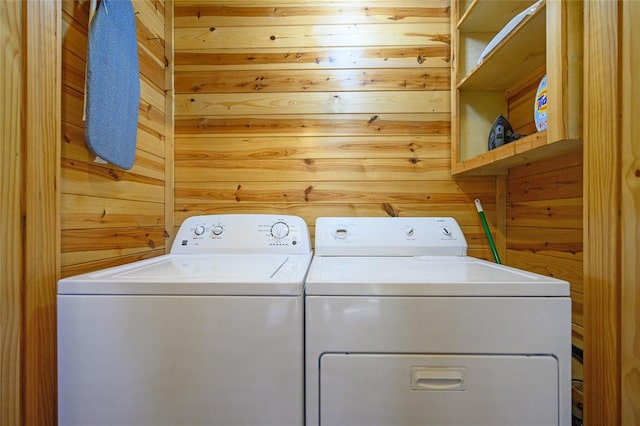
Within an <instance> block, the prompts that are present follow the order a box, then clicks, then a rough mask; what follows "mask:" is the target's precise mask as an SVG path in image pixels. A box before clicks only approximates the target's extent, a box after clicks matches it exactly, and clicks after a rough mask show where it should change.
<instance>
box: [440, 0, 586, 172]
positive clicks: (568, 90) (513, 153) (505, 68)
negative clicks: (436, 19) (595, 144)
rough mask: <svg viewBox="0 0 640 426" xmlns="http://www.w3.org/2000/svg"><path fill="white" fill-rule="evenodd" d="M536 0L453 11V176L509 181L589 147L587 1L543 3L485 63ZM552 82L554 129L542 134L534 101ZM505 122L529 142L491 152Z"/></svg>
mask: <svg viewBox="0 0 640 426" xmlns="http://www.w3.org/2000/svg"><path fill="white" fill-rule="evenodd" d="M534 4H537V3H536V1H535V0H522V1H520V0H504V1H501V0H454V2H453V3H452V6H453V8H452V22H453V23H452V27H453V28H452V58H453V63H452V68H453V77H454V78H453V81H452V90H453V92H454V93H453V96H452V130H451V135H452V137H451V139H452V141H451V142H452V143H451V171H452V174H453V175H504V174H506V173H508V170H509V169H510V168H512V167H516V166H520V165H523V164H527V163H530V162H533V161H541V160H544V159H550V158H553V157H554V156H557V155H560V154H564V153H567V152H572V151H575V150H577V149H580V148H581V146H582V142H581V138H582V50H583V46H582V45H583V40H582V37H583V36H582V34H583V23H582V21H583V16H584V8H583V2H582V1H575V0H548V1H544V0H543V1H541V2H540V3H539V4H538V6H537V7H536V8H535V10H534V11H533V12H532V13H531V14H530V15H526V16H524V17H523V18H522V19H521V20H520V21H519V22H518V23H517V25H515V26H514V27H513V28H512V29H511V31H509V32H508V33H507V34H506V35H505V36H504V37H503V38H502V39H501V40H500V42H499V43H497V45H496V46H495V47H494V48H493V49H492V50H491V51H490V52H489V53H488V54H487V55H486V56H485V57H484V59H483V60H482V61H480V62H479V63H478V58H479V57H480V56H481V53H482V52H483V51H484V50H485V49H486V47H487V46H488V45H489V44H490V43H491V42H492V40H493V39H494V38H495V36H496V34H498V33H499V32H500V31H502V29H503V28H505V27H506V25H507V24H508V23H510V22H511V20H512V19H513V18H514V17H516V16H518V14H520V13H521V12H523V11H525V10H527V8H531V7H532V6H533V5H534ZM545 75H546V81H547V89H546V90H547V92H546V93H547V100H548V102H547V104H546V105H547V128H546V130H545V131H543V132H536V131H535V130H536V125H535V118H534V105H535V103H534V101H535V99H536V89H537V87H538V84H539V83H540V80H541V79H542V77H543V76H545ZM501 114H502V115H504V116H505V117H506V118H507V119H508V120H509V122H510V124H511V125H512V126H513V128H514V129H515V131H516V132H517V133H525V134H528V133H529V135H528V136H526V137H524V138H522V139H520V140H517V141H515V142H512V143H509V144H506V145H504V146H501V147H499V148H497V149H493V150H490V151H489V150H488V146H487V145H488V144H487V138H488V136H489V134H490V131H491V126H492V123H493V122H494V121H495V119H496V117H498V116H499V115H501Z"/></svg>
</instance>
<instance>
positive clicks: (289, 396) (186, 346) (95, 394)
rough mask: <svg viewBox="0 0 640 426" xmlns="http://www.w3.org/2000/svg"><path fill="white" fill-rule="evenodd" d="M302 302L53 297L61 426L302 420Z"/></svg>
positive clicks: (295, 423)
mask: <svg viewBox="0 0 640 426" xmlns="http://www.w3.org/2000/svg"><path fill="white" fill-rule="evenodd" d="M302 310H303V306H302V299H301V298H300V297H252V296H246V297H234V296H204V297H203V296H142V295H136V296H108V295H100V296H95V295H85V296H79V295H61V296H58V321H59V324H63V325H64V326H63V327H60V328H59V329H58V376H59V382H58V398H59V406H58V407H59V408H58V410H59V424H60V425H64V426H73V425H75V426H90V425H106V424H108V425H196V424H198V425H204V424H206V425H225V426H227V425H238V426H240V425H243V426H246V425H273V426H300V425H301V424H302V422H303V414H302V413H303V352H302V350H303V349H302V344H301V343H300V342H302V339H303V326H302Z"/></svg>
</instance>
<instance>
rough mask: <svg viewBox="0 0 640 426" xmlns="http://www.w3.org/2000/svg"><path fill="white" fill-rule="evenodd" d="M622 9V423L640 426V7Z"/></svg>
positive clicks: (635, 4)
mask: <svg viewBox="0 0 640 426" xmlns="http://www.w3.org/2000/svg"><path fill="white" fill-rule="evenodd" d="M621 7H622V11H621V14H622V25H621V30H620V31H621V40H622V42H621V68H622V82H621V92H622V93H623V94H626V96H624V97H623V102H622V105H621V109H622V114H621V115H622V126H621V128H622V130H621V134H622V138H621V139H622V146H621V165H620V170H619V171H618V172H619V173H620V180H621V202H622V209H621V211H622V214H621V244H620V246H621V247H624V249H623V250H622V253H621V255H622V260H621V295H620V296H621V323H622V326H621V352H622V359H621V366H620V370H621V394H622V398H621V412H622V415H621V417H622V424H623V425H625V426H632V425H637V424H640V350H638V348H640V278H639V277H640V220H639V218H640V120H638V117H640V85H639V84H638V83H637V81H638V80H637V75H638V74H637V73H638V71H640V27H638V25H637V22H638V20H640V3H638V2H624V3H623V5H622V6H621Z"/></svg>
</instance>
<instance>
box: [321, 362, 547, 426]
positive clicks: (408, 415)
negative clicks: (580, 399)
mask: <svg viewBox="0 0 640 426" xmlns="http://www.w3.org/2000/svg"><path fill="white" fill-rule="evenodd" d="M557 372H558V364H557V362H556V359H555V358H553V357H551V356H544V355H536V356H526V355H404V354H325V355H323V356H322V358H321V362H320V407H321V408H320V424H321V425H322V426H329V425H336V426H341V425H351V426H356V425H362V426H370V425H396V426H401V425H406V426H409V425H411V426H414V425H456V426H461V425H492V426H499V425H504V426H512V425H516V424H517V425H531V426H533V425H536V426H539V425H558V373H557Z"/></svg>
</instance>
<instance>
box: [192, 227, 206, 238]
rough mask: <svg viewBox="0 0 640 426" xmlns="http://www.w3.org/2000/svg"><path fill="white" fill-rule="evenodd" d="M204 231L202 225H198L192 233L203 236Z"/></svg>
mask: <svg viewBox="0 0 640 426" xmlns="http://www.w3.org/2000/svg"><path fill="white" fill-rule="evenodd" d="M204 231H205V228H204V225H198V226H196V229H194V230H193V233H194V234H196V235H198V236H200V235H202V234H204Z"/></svg>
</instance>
